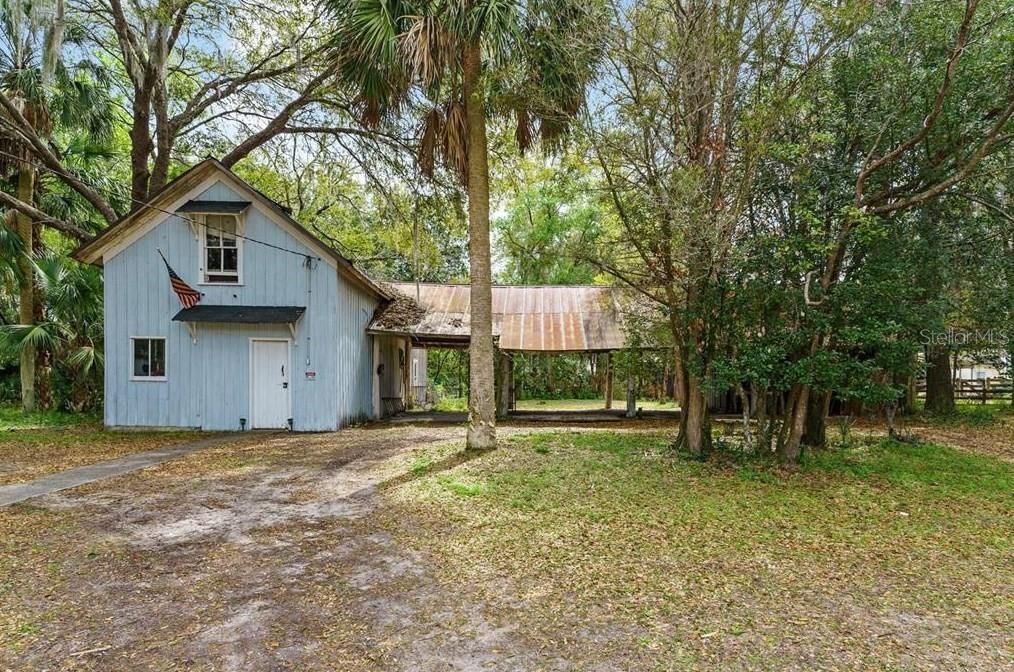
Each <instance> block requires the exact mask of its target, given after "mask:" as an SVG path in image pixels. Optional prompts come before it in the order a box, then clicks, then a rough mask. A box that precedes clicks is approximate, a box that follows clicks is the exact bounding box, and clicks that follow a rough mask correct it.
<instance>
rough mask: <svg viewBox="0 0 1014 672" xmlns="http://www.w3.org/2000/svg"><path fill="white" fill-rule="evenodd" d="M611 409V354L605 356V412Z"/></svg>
mask: <svg viewBox="0 0 1014 672" xmlns="http://www.w3.org/2000/svg"><path fill="white" fill-rule="evenodd" d="M612 407H613V353H611V352H610V353H607V354H606V410H607V411H608V410H609V409H611V408H612Z"/></svg>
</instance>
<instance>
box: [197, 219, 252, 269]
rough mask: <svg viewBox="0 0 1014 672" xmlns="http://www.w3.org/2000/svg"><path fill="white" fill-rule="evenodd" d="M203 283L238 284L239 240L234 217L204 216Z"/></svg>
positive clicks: (236, 222)
mask: <svg viewBox="0 0 1014 672" xmlns="http://www.w3.org/2000/svg"><path fill="white" fill-rule="evenodd" d="M203 219H204V223H203V224H204V225H203V227H202V228H203V230H204V258H203V260H202V261H203V262H204V271H203V275H204V280H203V281H204V282H207V283H220V284H239V282H240V263H241V259H240V257H241V256H242V255H241V253H240V252H241V245H240V243H241V239H240V238H239V237H238V236H237V235H236V233H237V230H236V229H237V227H238V225H239V221H238V220H237V218H236V216H235V215H204V217H203Z"/></svg>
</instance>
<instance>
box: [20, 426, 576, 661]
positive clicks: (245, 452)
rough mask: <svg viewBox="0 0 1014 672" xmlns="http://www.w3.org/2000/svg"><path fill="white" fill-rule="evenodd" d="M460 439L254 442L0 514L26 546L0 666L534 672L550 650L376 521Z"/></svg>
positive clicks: (426, 434) (430, 432) (358, 436)
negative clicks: (392, 489)
mask: <svg viewBox="0 0 1014 672" xmlns="http://www.w3.org/2000/svg"><path fill="white" fill-rule="evenodd" d="M462 439H463V429H462V428H460V427H439V426H429V427H406V426H396V427H392V426H383V425H381V426H375V427H366V428H359V429H350V430H346V431H343V432H340V433H337V434H322V435H297V436H288V435H281V436H274V437H264V438H262V439H258V438H247V439H245V440H244V441H242V442H241V443H239V444H237V445H230V446H223V447H219V448H213V449H209V450H205V451H202V452H200V453H197V454H194V455H191V456H189V457H187V458H185V459H181V460H177V461H175V462H171V463H167V464H164V465H161V466H158V467H155V468H151V469H147V470H144V471H141V472H137V473H134V474H131V475H128V476H124V477H120V478H116V479H112V480H109V481H104V482H101V483H95V484H92V485H89V486H84V487H81V488H77V489H75V490H72V491H66V492H63V493H56V494H52V495H47V496H45V497H41V498H37V499H34V500H31V501H30V502H28V503H25V504H20V505H16V506H13V507H9V508H8V509H6V510H4V511H0V530H2V536H3V538H4V539H8V540H13V539H17V540H18V552H17V553H13V554H11V555H10V556H9V557H8V558H6V559H5V560H4V561H3V565H0V569H2V570H3V571H2V573H0V585H2V589H3V590H2V594H0V607H2V608H0V612H2V614H3V616H2V619H0V627H2V630H0V632H2V634H3V635H4V639H6V640H7V641H6V642H5V643H4V644H5V646H3V647H2V648H0V669H4V668H10V669H18V670H26V669H28V670H43V669H46V670H54V669H83V670H126V669H130V670H134V669H153V670H173V669H185V670H246V671H249V670H284V669H298V670H371V669H377V670H380V669H383V670H391V669H405V670H437V669H439V670H454V669H457V670H463V669H500V670H531V669H538V668H539V667H540V665H542V664H545V663H546V661H547V656H546V655H545V654H539V655H538V656H537V653H536V652H534V651H531V650H530V649H529V648H528V647H527V646H526V645H525V643H524V642H522V641H521V640H520V635H519V634H518V633H517V632H515V630H514V628H513V627H512V626H511V624H509V623H500V622H498V621H497V620H496V617H495V615H493V614H492V613H491V610H489V609H487V608H486V605H483V604H476V603H472V602H470V601H469V600H468V598H465V597H464V596H463V595H462V594H461V593H459V592H458V591H456V590H454V587H445V586H440V585H438V584H437V583H436V581H435V579H434V578H433V577H431V576H429V575H428V573H427V568H426V564H425V562H424V561H423V560H422V559H421V558H419V557H418V556H417V555H416V554H415V553H414V552H412V551H410V550H408V549H405V548H400V547H399V546H398V545H397V544H396V543H395V542H394V540H393V538H392V536H391V535H390V534H388V533H386V532H384V531H383V530H381V529H377V528H376V526H374V525H371V524H368V523H367V522H366V521H364V517H366V516H368V514H369V513H370V512H371V511H372V510H373V509H374V508H375V506H376V503H377V488H378V486H380V487H383V484H384V482H385V481H388V482H398V481H403V480H405V479H406V478H411V477H412V474H413V468H415V470H419V469H420V465H418V464H416V462H417V461H418V460H420V459H423V458H420V457H419V456H420V454H421V453H423V452H425V454H426V456H427V457H426V458H425V460H426V465H425V466H426V467H427V468H428V469H430V470H432V468H434V466H436V467H437V468H439V466H440V465H439V464H436V465H434V464H433V456H434V455H436V456H437V457H439V456H440V455H441V454H444V455H451V454H452V453H453V452H454V451H456V450H458V449H459V448H460V445H461V441H462ZM450 460H452V461H453V460H460V458H454V457H452V458H450ZM536 657H537V658H538V661H539V662H536ZM548 659H549V660H551V659H552V656H549V658H548ZM561 662H562V661H561ZM553 667H554V668H555V667H557V666H556V665H554V666H553Z"/></svg>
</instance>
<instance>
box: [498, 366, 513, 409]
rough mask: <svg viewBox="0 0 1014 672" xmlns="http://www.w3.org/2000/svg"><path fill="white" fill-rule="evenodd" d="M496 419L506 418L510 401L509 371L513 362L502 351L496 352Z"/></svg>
mask: <svg viewBox="0 0 1014 672" xmlns="http://www.w3.org/2000/svg"><path fill="white" fill-rule="evenodd" d="M496 360H497V366H496V377H497V385H496V417H497V419H500V418H506V417H507V413H508V411H509V410H510V400H511V369H512V368H513V365H514V362H513V360H512V359H511V358H510V356H509V355H508V354H507V353H505V352H504V351H503V350H497V351H496Z"/></svg>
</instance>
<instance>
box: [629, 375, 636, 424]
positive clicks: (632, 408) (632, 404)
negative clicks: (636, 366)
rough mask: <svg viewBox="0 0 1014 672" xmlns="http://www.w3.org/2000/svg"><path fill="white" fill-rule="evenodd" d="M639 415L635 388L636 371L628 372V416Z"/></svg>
mask: <svg viewBox="0 0 1014 672" xmlns="http://www.w3.org/2000/svg"><path fill="white" fill-rule="evenodd" d="M636 415H637V394H636V393H635V390H634V373H633V372H631V373H629V374H627V417H628V418H633V417H635V416H636Z"/></svg>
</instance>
